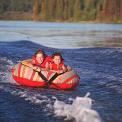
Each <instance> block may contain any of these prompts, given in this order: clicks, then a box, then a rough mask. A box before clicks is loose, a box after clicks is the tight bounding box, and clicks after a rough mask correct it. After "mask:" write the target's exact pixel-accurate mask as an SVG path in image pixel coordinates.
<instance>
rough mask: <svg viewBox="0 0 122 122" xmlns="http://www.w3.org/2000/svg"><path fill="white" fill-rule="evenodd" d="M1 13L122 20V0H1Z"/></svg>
mask: <svg viewBox="0 0 122 122" xmlns="http://www.w3.org/2000/svg"><path fill="white" fill-rule="evenodd" d="M0 1H1V2H0V13H1V14H3V13H5V12H7V11H15V12H17V11H21V12H30V13H32V16H33V19H34V20H43V21H96V20H99V21H115V22H116V21H122V0H0Z"/></svg>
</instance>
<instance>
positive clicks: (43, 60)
mask: <svg viewBox="0 0 122 122" xmlns="http://www.w3.org/2000/svg"><path fill="white" fill-rule="evenodd" d="M50 61H51V57H49V56H47V55H46V54H45V52H44V51H42V50H37V52H36V53H35V54H34V56H33V57H32V59H28V60H24V61H22V64H23V65H26V66H28V67H31V68H32V69H34V70H36V71H38V72H40V71H41V70H49V62H50Z"/></svg>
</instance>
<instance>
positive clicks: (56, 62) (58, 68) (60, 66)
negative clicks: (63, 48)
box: [50, 53, 67, 74]
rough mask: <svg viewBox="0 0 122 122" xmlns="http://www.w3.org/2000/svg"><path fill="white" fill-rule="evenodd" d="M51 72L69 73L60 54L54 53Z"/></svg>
mask: <svg viewBox="0 0 122 122" xmlns="http://www.w3.org/2000/svg"><path fill="white" fill-rule="evenodd" d="M50 70H53V71H54V72H57V73H58V74H62V73H64V72H66V71H67V67H66V66H65V65H64V61H63V58H62V55H61V54H60V53H54V54H53V55H52V63H51V64H50Z"/></svg>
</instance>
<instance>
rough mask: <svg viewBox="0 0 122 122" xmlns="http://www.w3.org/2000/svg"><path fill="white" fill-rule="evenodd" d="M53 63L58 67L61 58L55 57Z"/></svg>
mask: <svg viewBox="0 0 122 122" xmlns="http://www.w3.org/2000/svg"><path fill="white" fill-rule="evenodd" d="M53 62H54V63H55V64H57V65H59V64H60V63H61V57H60V56H54V58H53Z"/></svg>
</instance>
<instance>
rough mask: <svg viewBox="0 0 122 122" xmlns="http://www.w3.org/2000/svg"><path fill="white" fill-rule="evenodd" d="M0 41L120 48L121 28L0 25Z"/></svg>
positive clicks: (111, 26) (25, 23) (113, 25)
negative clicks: (27, 41) (28, 41)
mask: <svg viewBox="0 0 122 122" xmlns="http://www.w3.org/2000/svg"><path fill="white" fill-rule="evenodd" d="M14 23H15V24H14ZM6 35H8V36H6ZM0 37H1V38H0V41H10V40H11V41H18V40H30V41H33V42H35V43H38V44H41V45H44V46H47V47H54V48H81V47H122V24H119V25H118V24H73V23H71V24H66V23H61V24H60V23H41V22H40V23H34V22H31V23H30V24H29V23H27V22H20V25H19V22H12V21H11V22H8V21H7V22H5V23H4V22H2V21H1V22H0Z"/></svg>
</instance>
